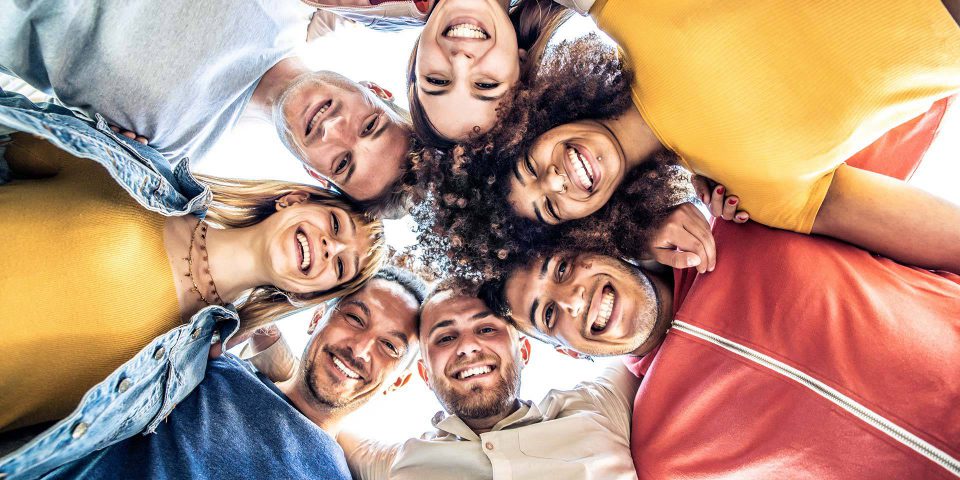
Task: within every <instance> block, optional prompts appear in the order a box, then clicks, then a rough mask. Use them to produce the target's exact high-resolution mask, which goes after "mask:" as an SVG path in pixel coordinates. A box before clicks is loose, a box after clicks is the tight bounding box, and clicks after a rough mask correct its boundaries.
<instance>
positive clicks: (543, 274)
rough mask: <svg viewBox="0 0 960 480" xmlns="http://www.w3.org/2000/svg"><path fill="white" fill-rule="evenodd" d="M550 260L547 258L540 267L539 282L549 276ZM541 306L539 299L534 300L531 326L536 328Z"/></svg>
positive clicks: (531, 307)
mask: <svg viewBox="0 0 960 480" xmlns="http://www.w3.org/2000/svg"><path fill="white" fill-rule="evenodd" d="M550 260H551V258H550V257H548V258H545V259H544V260H543V265H542V266H541V267H540V273H539V274H538V275H537V278H538V279H539V280H543V278H544V277H546V276H547V270H548V269H549V267H550ZM539 306H540V299H539V298H535V299H533V305H531V306H530V325H533V326H534V328H536V326H537V321H536V318H537V307H539Z"/></svg>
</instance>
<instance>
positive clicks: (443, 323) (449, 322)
mask: <svg viewBox="0 0 960 480" xmlns="http://www.w3.org/2000/svg"><path fill="white" fill-rule="evenodd" d="M490 315H491V313H490V311H489V310H484V311H482V312H479V313H475V314H473V315H471V316H470V318H469V320H470V321H475V320H480V319H481V318H486V317H489V316H490ZM450 325H453V320H452V319H448V320H443V321H440V322H437V323H435V324H433V326H432V327H430V331H429V332H427V336H428V337H429V336H430V335H432V334H433V332H434V331H435V330H437V329H438V328H443V327H449V326H450Z"/></svg>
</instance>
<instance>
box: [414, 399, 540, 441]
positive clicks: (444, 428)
mask: <svg viewBox="0 0 960 480" xmlns="http://www.w3.org/2000/svg"><path fill="white" fill-rule="evenodd" d="M542 420H543V414H542V413H540V408H538V407H537V406H536V405H535V404H534V403H533V402H529V401H527V400H520V408H518V409H517V410H516V411H514V412H513V413H511V414H510V415H507V416H506V417H504V419H503V420H500V421H499V422H497V424H496V425H494V426H493V428H492V429H490V431H492V432H495V431H497V430H506V429H509V428H514V427H522V426H524V425H529V424H531V423H538V422H540V421H542ZM432 423H433V426H434V427H436V429H437V430H440V431H441V432H446V433H449V434H451V435H455V436H457V437H459V438H461V439H463V440H473V441H477V442H479V441H480V436H479V435H477V434H476V432H474V431H473V429H471V428H470V427H469V426H467V424H466V423H463V420H461V419H460V417H458V416H456V415H447V414H446V413H445V412H443V411H439V412H437V414H436V415H434V416H433V421H432Z"/></svg>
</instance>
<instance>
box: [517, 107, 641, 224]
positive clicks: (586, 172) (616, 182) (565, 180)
mask: <svg viewBox="0 0 960 480" xmlns="http://www.w3.org/2000/svg"><path fill="white" fill-rule="evenodd" d="M624 158H625V157H624V153H623V148H622V147H621V145H620V143H619V142H618V141H617V139H616V137H614V135H613V133H611V132H610V130H609V129H607V128H606V127H605V126H604V125H603V124H602V123H600V122H597V121H593V120H584V121H578V122H573V123H567V124H564V125H560V126H559V127H555V128H553V129H552V130H549V131H547V132H546V133H544V134H543V135H540V136H539V137H537V139H536V141H535V142H534V144H533V147H532V148H531V149H530V151H529V153H528V155H527V156H526V157H524V158H520V159H518V160H517V162H516V163H515V164H514V169H513V175H512V176H511V177H510V195H509V197H508V201H509V202H510V204H511V206H512V208H513V210H514V211H515V212H517V214H518V215H520V216H522V217H524V218H529V219H531V220H536V221H539V222H541V223H546V224H550V225H555V224H558V223H562V222H565V221H569V220H576V219H578V218H584V217H586V216H589V215H590V214H592V213H594V212H596V211H597V210H599V209H600V208H601V207H602V206H603V205H604V204H606V203H607V201H608V200H610V197H611V196H612V195H613V192H614V191H616V189H617V188H618V187H619V186H620V183H621V182H622V181H623V178H624V175H625V174H626V171H627V164H626V162H625V160H624Z"/></svg>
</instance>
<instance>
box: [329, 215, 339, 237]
mask: <svg viewBox="0 0 960 480" xmlns="http://www.w3.org/2000/svg"><path fill="white" fill-rule="evenodd" d="M330 226H331V228H333V234H334V235H337V234H339V233H340V219H339V218H337V214H336V213H331V214H330Z"/></svg>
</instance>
